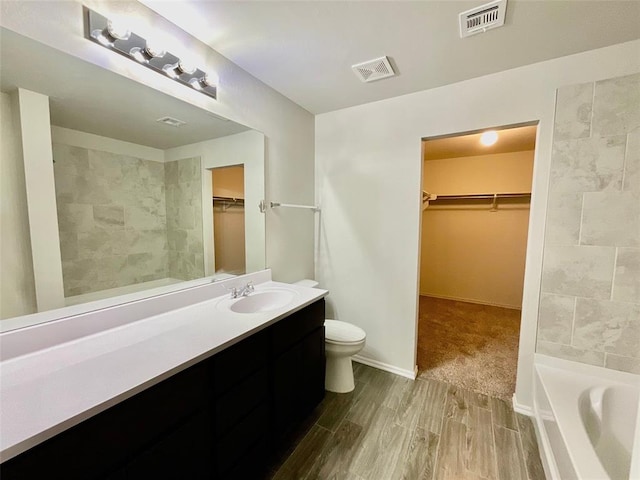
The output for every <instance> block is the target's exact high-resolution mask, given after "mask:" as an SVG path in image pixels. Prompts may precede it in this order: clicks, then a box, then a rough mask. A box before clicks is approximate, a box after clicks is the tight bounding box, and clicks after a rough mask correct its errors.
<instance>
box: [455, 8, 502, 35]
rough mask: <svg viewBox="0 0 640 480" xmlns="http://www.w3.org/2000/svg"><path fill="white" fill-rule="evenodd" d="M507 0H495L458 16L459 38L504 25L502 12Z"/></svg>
mask: <svg viewBox="0 0 640 480" xmlns="http://www.w3.org/2000/svg"><path fill="white" fill-rule="evenodd" d="M506 10H507V0H495V1H494V2H490V3H487V4H485V5H481V6H479V7H476V8H472V9H471V10H467V11H466V12H462V13H461V14H460V15H458V17H459V18H460V38H465V37H470V36H471V35H475V34H476V33H484V32H486V31H487V30H491V29H492V28H496V27H501V26H502V25H504V14H505V12H506Z"/></svg>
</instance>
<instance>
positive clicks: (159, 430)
mask: <svg viewBox="0 0 640 480" xmlns="http://www.w3.org/2000/svg"><path fill="white" fill-rule="evenodd" d="M205 372H206V366H205V364H204V363H200V364H198V365H195V366H193V367H191V368H188V369H187V370H184V371H183V372H180V373H177V374H176V375H174V376H172V377H170V378H168V379H166V380H164V381H162V382H160V383H159V384H157V385H154V386H152V387H150V388H148V389H147V390H144V391H142V392H140V393H138V394H137V395H135V396H133V397H131V398H129V399H127V400H125V401H123V402H121V403H119V404H117V405H115V406H113V407H111V408H109V409H108V410H105V411H104V412H102V413H99V414H98V415H96V416H94V417H91V418H89V419H87V420H85V421H84V422H82V423H80V424H78V425H76V426H75V427H72V428H70V429H69V430H66V431H65V432H62V433H60V434H58V435H56V436H55V437H53V438H51V439H49V440H47V441H46V442H43V443H41V444H40V445H37V446H35V447H33V448H32V449H30V450H27V451H26V452H24V453H22V454H21V455H18V456H17V457H15V458H12V459H11V460H9V461H7V462H5V463H3V464H2V467H0V475H1V476H2V479H3V480H5V479H6V480H12V479H32V478H33V479H41V478H46V479H57V478H60V479H64V480H73V479H78V480H87V479H94V478H95V479H98V478H99V479H103V478H107V477H109V475H111V474H112V472H117V471H119V469H120V468H121V467H122V466H123V465H124V464H125V463H126V462H127V461H128V460H129V459H131V458H132V457H134V456H135V455H137V454H138V453H139V452H142V451H144V450H145V449H146V448H148V446H149V445H152V444H154V443H155V442H156V441H157V440H158V439H159V438H164V436H165V435H166V434H167V432H171V431H174V430H175V429H176V428H177V427H178V426H179V425H181V424H182V423H183V422H184V421H186V420H187V419H188V418H190V417H191V416H192V415H193V414H194V413H195V412H197V411H198V410H200V409H202V408H203V407H204V405H206V397H207V396H208V395H209V387H208V385H207V375H206V373H205ZM113 475H116V474H115V473H113ZM116 478H117V475H116Z"/></svg>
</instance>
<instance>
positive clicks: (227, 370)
mask: <svg viewBox="0 0 640 480" xmlns="http://www.w3.org/2000/svg"><path fill="white" fill-rule="evenodd" d="M268 351H269V341H268V337H267V332H259V333H256V334H254V335H252V336H251V337H249V338H245V339H244V340H242V341H241V342H239V343H236V344H235V345H233V346H231V347H229V348H227V349H226V350H223V351H222V352H220V353H217V354H216V355H215V356H214V357H213V358H212V362H211V366H212V369H213V377H214V378H215V394H216V395H220V394H221V393H224V392H226V391H227V390H229V389H230V388H231V387H233V386H234V385H236V384H238V383H240V382H241V381H242V380H244V379H245V378H246V377H247V376H248V375H250V374H252V373H253V372H255V371H256V370H258V369H260V368H262V367H264V366H265V365H266V364H267V358H268Z"/></svg>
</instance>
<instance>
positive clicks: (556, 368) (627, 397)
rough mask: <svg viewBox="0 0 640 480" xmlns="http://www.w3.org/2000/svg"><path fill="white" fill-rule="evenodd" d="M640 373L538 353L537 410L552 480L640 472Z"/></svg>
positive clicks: (621, 478)
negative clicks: (639, 405) (639, 374)
mask: <svg viewBox="0 0 640 480" xmlns="http://www.w3.org/2000/svg"><path fill="white" fill-rule="evenodd" d="M639 393H640V377H639V376H638V375H632V374H629V373H624V372H617V371H613V370H609V369H605V368H601V367H593V366H590V365H584V364H580V363H576V362H570V361H566V360H560V359H557V358H553V357H548V356H545V355H538V354H536V358H535V380H534V405H533V408H534V416H535V424H536V432H537V434H538V442H539V444H540V447H541V456H542V461H543V465H544V468H545V473H546V475H547V478H548V479H550V480H573V479H577V480H588V479H593V480H629V479H630V478H633V479H634V480H635V479H637V478H640V477H639V475H640V424H638V416H639V411H638V402H639Z"/></svg>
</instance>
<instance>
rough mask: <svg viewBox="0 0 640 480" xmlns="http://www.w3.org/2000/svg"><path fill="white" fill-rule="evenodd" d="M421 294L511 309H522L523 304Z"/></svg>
mask: <svg viewBox="0 0 640 480" xmlns="http://www.w3.org/2000/svg"><path fill="white" fill-rule="evenodd" d="M420 296H421V297H431V298H441V299H443V300H455V301H456V302H466V303H475V304H476V305H489V306H491V307H501V308H508V309H510V310H522V306H518V305H504V304H502V303H493V302H483V301H481V300H474V299H471V298H460V297H448V296H446V295H435V294H433V293H422V292H420Z"/></svg>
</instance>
